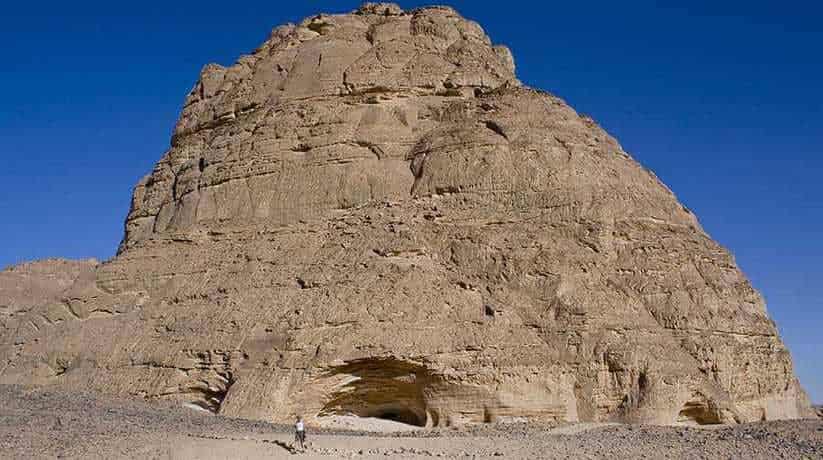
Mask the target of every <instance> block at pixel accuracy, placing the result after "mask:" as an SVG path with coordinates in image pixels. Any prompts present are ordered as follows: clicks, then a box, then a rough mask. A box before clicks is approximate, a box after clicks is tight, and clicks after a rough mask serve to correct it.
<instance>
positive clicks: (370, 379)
mask: <svg viewBox="0 0 823 460" xmlns="http://www.w3.org/2000/svg"><path fill="white" fill-rule="evenodd" d="M326 376H327V377H330V376H336V377H343V383H341V384H340V385H339V386H338V387H337V388H336V389H335V390H334V391H333V392H332V393H331V394H330V395H329V400H328V401H327V402H326V404H325V405H324V407H323V409H322V410H321V411H320V413H319V414H318V415H320V416H333V415H341V416H355V417H363V418H378V419H382V420H388V421H392V422H398V423H403V424H406V425H411V426H416V427H425V426H427V424H429V418H430V417H429V414H428V411H427V407H426V397H425V393H426V388H427V387H428V386H429V385H430V383H431V380H432V376H431V372H430V371H429V370H428V369H427V368H426V367H424V366H421V365H419V364H417V363H413V362H409V361H403V360H398V359H395V358H366V359H360V360H356V361H350V362H348V363H346V364H344V365H342V366H336V367H334V368H332V369H330V370H329V372H328V373H327V375H326ZM432 423H436V422H435V421H434V420H432Z"/></svg>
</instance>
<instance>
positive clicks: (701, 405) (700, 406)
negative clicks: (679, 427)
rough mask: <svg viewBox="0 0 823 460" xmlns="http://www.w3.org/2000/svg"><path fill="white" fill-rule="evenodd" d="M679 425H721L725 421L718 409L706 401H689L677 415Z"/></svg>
mask: <svg viewBox="0 0 823 460" xmlns="http://www.w3.org/2000/svg"><path fill="white" fill-rule="evenodd" d="M677 423H679V424H684V425H721V424H723V419H722V417H721V416H720V413H719V412H718V411H717V409H716V408H714V407H712V405H711V404H709V403H708V402H706V401H689V402H687V403H686V404H684V405H683V408H682V409H681V410H680V412H679V413H678V414H677Z"/></svg>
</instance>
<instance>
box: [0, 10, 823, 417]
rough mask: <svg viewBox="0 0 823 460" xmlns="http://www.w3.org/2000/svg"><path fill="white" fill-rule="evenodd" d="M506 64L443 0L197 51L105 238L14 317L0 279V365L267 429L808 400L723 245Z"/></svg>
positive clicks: (705, 412) (0, 376)
mask: <svg viewBox="0 0 823 460" xmlns="http://www.w3.org/2000/svg"><path fill="white" fill-rule="evenodd" d="M514 69H515V66H514V59H513V58H512V56H511V53H510V52H509V50H508V49H507V48H505V47H502V46H493V45H492V42H491V40H490V39H489V38H488V37H487V36H486V35H485V33H484V32H483V29H482V28H481V27H480V26H479V25H478V24H476V23H473V22H471V21H468V20H465V19H463V18H462V17H460V16H459V15H458V14H457V13H456V12H455V11H454V10H452V9H450V8H445V7H432V8H423V9H418V10H414V11H409V12H404V11H402V10H401V9H400V8H399V7H397V6H396V5H393V4H367V5H365V6H364V7H362V8H361V9H359V10H358V11H356V12H355V13H353V14H347V15H318V16H315V17H312V18H308V19H306V20H304V21H303V22H301V23H300V24H299V25H289V26H283V27H278V28H277V29H275V30H274V31H273V32H272V34H271V36H270V38H269V40H267V41H266V43H264V44H263V45H261V46H260V47H259V48H258V49H257V50H256V51H255V52H254V53H252V54H250V55H248V56H243V57H242V58H240V59H239V60H238V62H237V63H236V64H235V65H233V66H231V67H221V66H216V65H209V66H206V67H205V68H204V69H203V71H202V73H201V75H200V79H199V81H198V82H197V84H196V85H195V86H194V88H193V90H192V91H191V93H190V94H189V95H188V97H187V98H186V101H185V106H184V108H183V111H182V114H181V116H180V120H179V121H178V124H177V126H176V128H175V133H174V136H173V139H172V145H171V147H170V149H169V150H168V151H167V152H166V153H165V155H164V156H163V157H162V159H160V161H159V162H158V163H157V165H156V167H155V168H154V170H153V171H152V172H151V174H150V175H148V176H146V178H144V179H143V180H142V181H140V183H139V184H138V185H137V187H136V188H135V191H134V196H133V200H132V205H131V210H130V212H129V215H128V217H127V220H126V233H125V236H124V239H123V242H122V244H121V247H120V250H119V253H118V255H117V256H116V257H115V258H114V259H113V260H111V261H109V262H107V263H105V264H103V265H101V266H99V267H98V268H97V269H96V271H94V277H95V278H93V279H91V281H90V282H88V283H85V282H84V283H80V284H79V285H77V286H76V289H75V287H72V288H71V289H69V288H68V286H69V285H71V286H74V285H76V284H78V283H76V282H74V280H76V279H79V278H78V277H77V276H75V275H72V276H74V278H72V277H71V276H70V277H68V278H66V279H65V280H63V281H60V283H61V284H60V287H59V288H54V289H53V290H50V291H48V295H45V296H44V297H37V296H32V297H30V298H29V300H28V302H29V303H28V304H26V305H27V306H26V307H25V308H21V307H11V309H10V308H9V306H8V302H7V303H5V304H4V303H3V302H4V299H6V298H9V294H8V291H7V290H3V291H0V305H2V306H4V308H5V310H0V312H2V313H3V314H4V316H3V318H2V319H3V323H2V324H3V329H2V330H0V363H2V366H3V367H2V368H0V382H2V383H55V384H60V385H64V386H66V387H70V388H84V389H85V388H92V389H96V390H99V391H105V392H110V393H117V394H125V395H134V396H139V397H145V398H163V399H172V400H178V401H180V402H181V403H187V404H196V405H199V406H201V407H203V408H205V409H208V410H211V411H214V412H220V413H223V414H227V415H235V416H243V417H250V418H260V419H267V420H276V421H288V420H290V419H291V418H292V417H293V416H294V415H295V414H302V415H304V416H306V417H307V418H308V420H309V421H310V422H313V421H315V420H317V419H318V418H319V417H325V416H329V417H337V416H344V417H346V416H351V415H354V416H360V417H378V418H384V419H391V420H395V421H400V422H404V423H409V424H412V425H420V426H433V425H437V426H445V425H453V424H462V423H482V422H495V421H507V420H518V419H522V418H527V419H534V420H567V421H578V420H583V421H623V422H652V423H697V424H705V423H735V422H746V421H754V420H761V419H780V418H795V417H805V416H810V415H811V414H812V412H811V407H810V404H809V402H808V400H807V398H806V396H805V394H804V393H803V390H802V389H801V388H800V386H799V384H798V382H797V379H796V378H795V376H794V371H793V369H792V362H791V358H790V356H789V352H788V350H787V349H786V347H785V345H784V344H783V343H782V341H781V340H780V338H779V336H778V334H777V330H776V328H775V325H774V323H773V322H772V320H771V319H770V318H769V317H768V315H767V313H766V309H765V306H764V303H763V299H762V298H761V296H760V295H759V294H758V293H757V292H756V291H755V290H754V289H753V288H752V286H751V285H750V283H749V281H748V280H747V279H746V278H745V276H744V275H743V274H742V273H741V272H740V270H739V269H738V267H737V266H736V265H735V262H734V259H733V258H732V256H731V255H730V254H729V253H728V251H727V250H725V249H724V248H722V247H720V246H719V245H718V244H717V243H715V242H714V241H712V240H711V238H709V237H708V236H707V235H706V233H705V232H704V231H703V230H702V229H701V227H700V225H699V224H698V222H697V219H696V218H695V216H694V215H693V214H692V213H691V212H689V211H688V210H687V209H685V208H684V207H683V206H682V205H681V204H680V203H679V202H678V201H677V199H676V198H675V196H674V195H673V194H672V193H671V191H669V190H668V188H666V186H665V185H663V184H662V183H661V182H660V181H659V180H658V179H657V178H656V177H655V176H654V175H653V174H652V173H651V172H649V171H648V170H646V169H644V168H643V167H642V166H640V165H639V164H638V163H637V162H636V161H634V160H633V159H632V158H631V157H630V156H629V155H628V154H627V153H626V152H625V151H623V149H622V148H621V147H620V145H619V144H618V143H617V141H615V140H614V139H613V138H612V137H611V136H609V135H608V134H607V133H606V132H604V131H603V130H602V129H601V128H600V127H598V126H597V125H596V124H595V123H594V122H593V121H592V120H591V119H589V118H586V117H582V116H580V115H578V114H577V113H576V112H575V111H574V110H573V109H572V108H570V107H569V106H568V105H567V104H566V103H565V102H563V101H562V100H560V99H558V98H556V97H554V96H552V95H550V94H547V93H544V92H541V91H537V90H533V89H529V88H525V87H522V86H521V85H520V83H519V82H518V81H517V78H516V77H515V75H514ZM83 279H86V278H83ZM68 291H70V292H68ZM15 295H16V294H15ZM24 297H25V296H24ZM58 297H60V298H65V299H68V300H66V301H62V300H61V302H63V303H62V305H64V306H66V305H68V306H69V310H71V311H73V312H74V314H73V315H68V316H66V315H64V316H62V317H60V318H61V320H59V321H58V320H57V316H54V315H56V313H54V312H53V311H52V310H50V309H54V308H62V307H60V305H61V303H60V302H55V299H57V298H58ZM14 305H18V304H17V303H15V304H14ZM64 310H65V308H64ZM9 312H11V313H13V314H10V313H9ZM41 317H42V318H47V319H49V320H50V321H45V322H43V323H42V324H41V323H40V322H39V321H40V320H39V319H38V318H41ZM42 318H41V319H42ZM29 322H35V323H36V324H37V328H34V327H29V329H31V330H26V332H21V331H22V330H23V329H24V328H25V327H27V326H26V324H27V323H29Z"/></svg>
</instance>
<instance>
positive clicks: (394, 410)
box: [360, 405, 426, 427]
mask: <svg viewBox="0 0 823 460" xmlns="http://www.w3.org/2000/svg"><path fill="white" fill-rule="evenodd" d="M421 409H422V408H415V409H412V408H408V407H403V406H400V405H397V406H389V407H383V408H380V409H377V410H374V411H372V412H369V411H366V412H363V413H362V414H363V415H360V416H361V417H374V418H379V419H383V420H389V421H392V422H398V423H405V424H406V425H413V426H419V427H425V426H426V414H425V412H422V413H421Z"/></svg>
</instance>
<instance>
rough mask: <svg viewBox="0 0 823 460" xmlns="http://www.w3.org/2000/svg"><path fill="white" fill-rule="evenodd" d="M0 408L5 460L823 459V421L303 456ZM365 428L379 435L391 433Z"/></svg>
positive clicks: (172, 426) (104, 400) (113, 420)
mask: <svg viewBox="0 0 823 460" xmlns="http://www.w3.org/2000/svg"><path fill="white" fill-rule="evenodd" d="M0 408H2V410H0V458H4V459H5V458H11V459H18V458H20V459H26V458H106V459H110V458H140V459H204V460H207V459H263V458H266V459H271V458H305V459H336V458H363V459H368V458H383V459H385V458H402V459H422V458H432V457H439V458H529V459H533V458H547V459H566V458H575V459H577V458H606V457H611V458H687V459H688V458H723V459H729V458H741V459H744V458H745V459H752V458H762V459H775V458H792V459H795V458H799V459H803V458H806V459H818V458H823V421H821V420H802V421H801V420H797V421H784V422H766V423H756V424H747V425H740V426H736V427H719V428H715V429H703V428H693V427H659V426H631V425H612V424H577V425H563V426H556V427H552V426H530V425H525V424H512V425H505V426H490V425H486V426H474V427H464V428H462V429H442V430H424V431H414V432H408V431H406V432H402V431H395V432H392V433H366V432H362V431H359V432H358V431H342V430H338V429H333V428H325V429H322V430H319V432H318V430H313V431H309V445H308V446H307V448H306V450H305V451H304V452H295V451H294V450H293V448H292V434H291V430H290V427H287V426H281V425H272V424H268V423H264V422H257V421H247V420H239V419H231V418H226V417H221V416H213V415H209V414H204V413H199V412H196V411H193V410H191V409H186V408H183V407H179V406H171V405H168V404H150V403H146V402H142V401H132V400H118V399H111V398H108V397H103V396H95V395H90V394H78V393H69V392H64V391H55V390H53V389H43V388H24V387H17V386H0ZM334 422H335V424H336V425H337V426H346V424H347V423H348V424H353V423H354V421H353V420H346V419H343V420H335V421H334ZM365 422H366V423H367V426H368V427H369V428H370V429H385V428H386V424H383V423H382V422H376V421H371V422H370V421H365ZM369 423H371V425H368V424H369ZM349 426H352V425H349ZM395 428H396V427H395Z"/></svg>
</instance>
